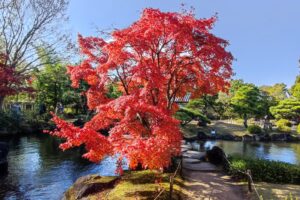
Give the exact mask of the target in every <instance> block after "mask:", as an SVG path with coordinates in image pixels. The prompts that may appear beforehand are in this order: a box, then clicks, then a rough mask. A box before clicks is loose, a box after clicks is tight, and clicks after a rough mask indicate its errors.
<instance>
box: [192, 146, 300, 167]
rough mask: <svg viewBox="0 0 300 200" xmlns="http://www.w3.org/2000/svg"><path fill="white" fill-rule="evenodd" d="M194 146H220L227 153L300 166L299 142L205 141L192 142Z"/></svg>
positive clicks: (198, 147) (206, 147)
mask: <svg viewBox="0 0 300 200" xmlns="http://www.w3.org/2000/svg"><path fill="white" fill-rule="evenodd" d="M193 146H194V148H196V149H202V150H207V149H210V148H212V147H213V146H219V147H221V148H222V149H223V150H224V151H225V153H226V154H227V155H242V156H247V157H252V158H261V159H266V160H276V161H282V162H287V163H291V164H296V165H299V166H300V143H286V142H277V143H275V142H274V143H263V142H235V141H221V140H218V141H206V142H197V143H193Z"/></svg>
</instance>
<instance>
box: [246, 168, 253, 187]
mask: <svg viewBox="0 0 300 200" xmlns="http://www.w3.org/2000/svg"><path fill="white" fill-rule="evenodd" d="M246 174H247V179H248V190H249V192H252V191H253V190H252V181H251V171H250V169H247V171H246Z"/></svg>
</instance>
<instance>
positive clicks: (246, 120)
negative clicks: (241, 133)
mask: <svg viewBox="0 0 300 200" xmlns="http://www.w3.org/2000/svg"><path fill="white" fill-rule="evenodd" d="M244 127H245V128H248V116H247V114H244Z"/></svg>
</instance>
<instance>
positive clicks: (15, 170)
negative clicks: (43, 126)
mask: <svg viewBox="0 0 300 200" xmlns="http://www.w3.org/2000/svg"><path fill="white" fill-rule="evenodd" d="M9 145H10V151H9V154H8V170H9V173H8V174H7V175H6V176H2V177H0V199H38V200H40V199H54V200H55V199H60V198H61V197H62V194H63V192H64V191H65V190H66V189H67V188H68V187H70V186H71V185H72V183H73V182H74V181H75V180H76V179H77V178H78V177H80V176H83V175H86V174H91V173H98V174H100V175H103V176H107V175H110V176H111V175H115V170H116V165H115V161H116V158H113V157H108V158H106V159H105V160H103V161H102V162H101V163H100V164H92V163H90V162H88V161H86V160H84V159H82V158H81V151H82V150H81V149H75V150H74V149H73V150H68V151H65V152H62V151H61V150H59V149H58V145H59V141H58V140H57V139H55V138H53V137H50V136H42V137H32V136H30V137H22V138H18V139H13V140H11V141H9ZM124 168H126V166H124Z"/></svg>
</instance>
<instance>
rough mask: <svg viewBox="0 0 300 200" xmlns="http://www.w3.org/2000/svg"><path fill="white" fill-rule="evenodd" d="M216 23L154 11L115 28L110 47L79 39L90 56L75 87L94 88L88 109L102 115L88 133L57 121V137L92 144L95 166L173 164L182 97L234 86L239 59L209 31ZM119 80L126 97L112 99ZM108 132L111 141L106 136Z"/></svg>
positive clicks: (75, 72) (74, 74)
mask: <svg viewBox="0 0 300 200" xmlns="http://www.w3.org/2000/svg"><path fill="white" fill-rule="evenodd" d="M215 20H216V18H215V17H212V18H208V19H196V18H195V16H194V15H193V14H191V13H185V14H180V13H174V12H161V11H160V10H157V9H150V8H149V9H145V10H144V11H143V13H142V16H141V18H140V19H139V20H138V21H137V22H135V23H133V24H132V25H131V26H129V27H128V28H125V29H120V30H115V31H113V32H112V33H111V37H112V40H111V41H110V42H106V41H105V40H104V39H102V38H99V37H86V38H84V37H82V36H81V35H79V38H78V40H79V45H80V50H81V54H82V55H84V56H85V58H84V60H83V61H82V62H81V64H79V65H77V66H70V67H69V68H68V73H69V74H70V76H71V80H72V85H73V87H78V86H79V85H80V81H85V82H86V83H87V84H88V85H89V89H88V90H87V91H86V92H85V94H86V97H87V101H88V103H87V104H88V107H89V109H92V110H95V111H96V114H95V116H94V117H93V118H92V119H91V120H90V121H89V122H87V123H86V124H85V125H84V127H83V128H82V129H81V128H78V127H75V126H73V125H72V124H69V123H67V122H65V121H63V120H61V119H59V118H58V117H56V116H55V117H54V118H53V120H54V122H55V123H56V124H57V127H58V129H57V130H56V131H54V132H52V134H53V135H56V136H59V137H62V138H66V142H65V143H63V144H62V145H61V148H63V149H68V148H71V147H74V146H79V145H81V144H85V147H86V149H87V153H86V154H84V157H86V158H88V159H89V160H91V161H94V162H98V161H100V160H101V159H102V158H103V157H105V156H106V155H112V154H117V155H119V156H120V158H122V157H126V158H127V159H128V162H129V166H130V168H135V167H136V166H137V165H138V164H139V163H140V164H141V165H142V166H143V167H144V168H151V169H154V168H156V169H158V168H162V167H166V166H168V165H169V163H170V159H171V156H173V155H178V154H179V153H180V144H181V133H180V131H179V126H178V125H179V121H178V120H176V119H174V118H173V114H174V113H175V112H176V111H177V109H178V105H177V104H176V102H175V97H181V96H184V95H185V94H186V93H187V92H189V93H191V95H192V97H197V96H198V97H199V96H200V95H202V94H216V93H217V92H219V91H226V89H227V88H228V86H229V81H230V77H231V75H232V69H231V63H232V60H233V57H232V55H231V54H230V53H229V52H227V51H226V50H225V48H226V46H227V45H228V42H227V41H226V40H223V39H221V38H218V37H216V36H214V35H213V34H212V33H211V32H210V31H211V29H212V27H213V24H214V22H215ZM112 81H117V82H118V87H119V91H120V92H121V93H122V95H121V96H119V97H117V98H110V97H109V96H108V95H107V93H108V91H109V87H108V86H109V85H111V83H112ZM104 129H106V130H107V129H108V130H109V135H108V136H107V137H106V136H103V135H102V134H99V132H100V133H101V130H104ZM74 133H76V134H74Z"/></svg>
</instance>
